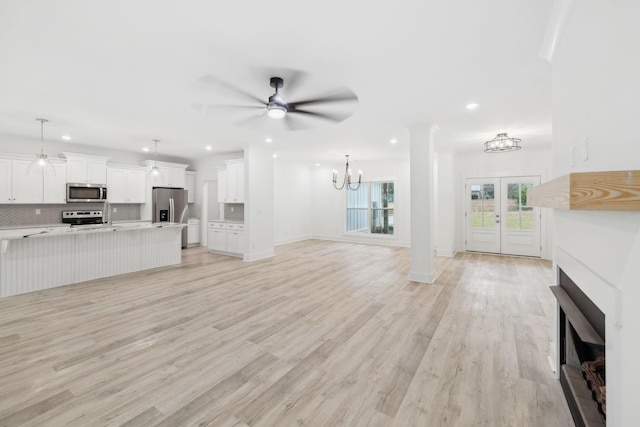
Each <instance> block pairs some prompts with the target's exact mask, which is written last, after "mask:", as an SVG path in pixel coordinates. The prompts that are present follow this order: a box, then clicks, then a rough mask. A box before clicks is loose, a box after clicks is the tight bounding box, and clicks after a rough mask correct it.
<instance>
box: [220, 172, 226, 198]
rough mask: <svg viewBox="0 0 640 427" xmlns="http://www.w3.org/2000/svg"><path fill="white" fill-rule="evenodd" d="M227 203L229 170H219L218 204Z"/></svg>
mask: <svg viewBox="0 0 640 427" xmlns="http://www.w3.org/2000/svg"><path fill="white" fill-rule="evenodd" d="M226 202H227V170H226V169H220V170H218V203H226Z"/></svg>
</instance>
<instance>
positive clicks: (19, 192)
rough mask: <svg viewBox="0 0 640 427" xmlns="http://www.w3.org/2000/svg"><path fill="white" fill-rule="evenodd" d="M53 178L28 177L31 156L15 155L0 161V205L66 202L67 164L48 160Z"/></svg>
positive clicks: (39, 175) (53, 159) (56, 160)
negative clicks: (52, 171)
mask: <svg viewBox="0 0 640 427" xmlns="http://www.w3.org/2000/svg"><path fill="white" fill-rule="evenodd" d="M50 160H51V163H52V164H53V166H54V168H55V175H54V176H49V175H47V176H43V175H42V174H36V175H29V174H28V173H27V171H28V169H29V165H30V164H31V162H32V161H33V158H32V157H30V156H29V157H27V156H21V155H15V157H14V158H10V157H4V158H0V178H1V181H0V203H3V204H7V203H21V204H30V203H65V202H66V200H65V197H66V195H65V193H66V191H65V183H66V176H65V174H66V165H65V162H64V161H62V160H59V159H55V158H50Z"/></svg>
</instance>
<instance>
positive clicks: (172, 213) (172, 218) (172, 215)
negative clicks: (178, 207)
mask: <svg viewBox="0 0 640 427" xmlns="http://www.w3.org/2000/svg"><path fill="white" fill-rule="evenodd" d="M175 216H176V213H175V207H174V205H173V197H172V198H170V199H169V222H175V219H176V218H175Z"/></svg>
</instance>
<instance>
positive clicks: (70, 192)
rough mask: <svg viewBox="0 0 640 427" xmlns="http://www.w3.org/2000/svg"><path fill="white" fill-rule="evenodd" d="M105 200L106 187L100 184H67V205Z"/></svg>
mask: <svg viewBox="0 0 640 427" xmlns="http://www.w3.org/2000/svg"><path fill="white" fill-rule="evenodd" d="M105 200H107V187H106V186H105V185H102V184H67V203H69V202H104V201H105Z"/></svg>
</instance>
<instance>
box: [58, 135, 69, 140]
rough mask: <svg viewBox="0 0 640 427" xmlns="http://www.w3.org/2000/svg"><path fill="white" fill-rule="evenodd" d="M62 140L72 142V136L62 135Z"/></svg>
mask: <svg viewBox="0 0 640 427" xmlns="http://www.w3.org/2000/svg"><path fill="white" fill-rule="evenodd" d="M60 138H62V139H64V140H65V141H70V140H71V135H62V136H61V137H60Z"/></svg>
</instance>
